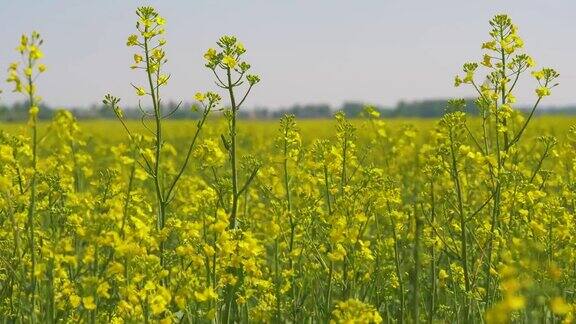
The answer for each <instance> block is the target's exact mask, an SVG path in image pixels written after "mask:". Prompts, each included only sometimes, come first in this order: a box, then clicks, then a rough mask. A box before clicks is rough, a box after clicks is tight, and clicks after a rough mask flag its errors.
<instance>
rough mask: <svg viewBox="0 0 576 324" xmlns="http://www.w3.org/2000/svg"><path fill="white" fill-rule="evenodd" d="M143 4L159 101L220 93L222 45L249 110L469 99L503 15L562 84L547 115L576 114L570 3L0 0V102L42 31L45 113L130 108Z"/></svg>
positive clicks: (7, 97)
mask: <svg viewBox="0 0 576 324" xmlns="http://www.w3.org/2000/svg"><path fill="white" fill-rule="evenodd" d="M140 5H153V6H155V7H156V8H157V9H158V11H159V12H160V14H161V15H163V16H164V17H166V19H167V40H168V45H167V52H168V58H169V60H170V62H169V63H168V67H167V69H168V71H169V72H171V73H172V79H171V82H170V83H169V85H168V87H167V88H166V89H165V90H164V95H165V96H166V97H167V98H166V99H168V98H170V99H174V100H184V101H191V99H192V97H193V94H194V92H195V91H197V90H199V89H202V90H204V89H214V88H215V87H214V85H213V83H212V80H211V74H210V73H209V71H207V70H206V69H205V68H204V67H203V64H204V61H203V58H202V54H203V52H204V51H205V50H206V48H208V47H211V46H213V44H214V42H215V41H216V40H217V39H218V37H219V36H220V35H222V34H233V35H236V36H237V37H238V38H239V39H240V40H241V41H242V42H243V43H244V45H245V46H246V48H247V49H248V53H247V58H248V60H249V61H250V62H251V63H252V67H253V70H254V72H256V73H258V74H260V75H261V77H262V83H261V84H260V85H259V86H258V88H256V89H255V90H254V92H253V95H252V96H251V98H250V99H249V102H247V105H248V106H258V105H267V106H272V107H279V106H287V105H291V104H293V103H329V104H332V105H338V104H340V103H342V102H343V101H346V100H358V101H364V102H371V103H375V104H382V105H394V104H396V102H397V101H398V100H414V99H422V98H439V97H458V96H467V95H472V94H473V92H472V91H471V90H470V89H466V88H464V89H455V88H454V87H453V84H452V83H453V77H454V75H455V74H456V73H458V72H459V71H460V67H461V65H462V63H464V62H466V61H469V60H478V59H479V58H480V57H481V51H480V44H481V43H482V42H483V41H485V40H487V38H488V35H487V33H488V28H489V26H488V20H489V19H490V18H491V17H492V16H493V15H494V14H497V13H508V14H509V15H510V16H511V17H512V19H513V21H514V22H515V23H516V24H517V25H518V26H519V30H520V35H521V36H522V37H523V38H524V40H525V42H526V51H527V52H528V53H529V54H531V55H532V56H533V57H534V58H535V59H536V62H537V63H538V65H546V66H551V67H554V68H555V69H557V70H558V71H559V72H560V74H561V78H560V82H561V85H560V86H559V87H558V88H557V89H555V90H554V91H553V95H552V97H550V98H549V99H548V98H547V100H546V102H545V104H557V105H562V104H571V103H576V98H575V97H574V92H575V91H574V90H575V88H576V87H575V85H576V84H575V82H576V79H575V78H576V65H575V64H576V63H575V57H576V55H575V54H576V41H575V39H576V37H575V36H576V23H574V17H575V14H576V1H574V0H548V1H544V0H506V1H502V0H501V1H496V0H492V1H488V0H483V1H480V0H478V1H472V0H437V1H430V0H419V1H416V0H381V1H376V0H356V1H352V0H348V1H339V0H308V1H304V0H298V1H289V0H284V1H279V0H278V1H274V0H245V1H244V0H242V1H240V0H234V1H220V0H193V1H192V0H189V1H184V0H163V1H136V0H115V1H113V0H98V1H87V0H82V1H80V0H0V24H1V28H0V44H2V47H0V68H1V72H2V78H1V80H2V81H1V82H0V88H2V89H4V90H5V93H4V94H3V95H2V97H1V98H0V100H3V101H8V102H12V101H13V100H15V98H17V97H16V96H15V95H13V94H10V93H9V91H10V88H9V86H8V85H7V84H6V83H5V82H4V81H3V80H4V79H5V74H6V68H7V66H8V63H9V62H10V61H13V60H16V59H17V54H16V52H15V51H14V48H15V47H16V45H17V43H18V41H19V36H20V34H21V33H22V32H29V31H32V30H38V31H39V32H40V33H41V34H42V35H43V36H44V39H45V42H46V43H45V46H44V51H45V54H46V57H45V60H44V61H45V63H46V64H47V65H48V71H47V73H46V74H45V75H44V76H42V78H41V80H39V91H40V94H41V95H42V97H43V98H44V101H45V102H46V103H48V104H50V105H56V106H61V107H70V106H73V105H82V106H85V105H89V104H92V103H97V102H100V100H101V99H102V96H103V95H104V94H106V93H107V92H111V93H113V94H116V95H118V96H121V97H122V102H124V103H128V104H133V103H135V102H136V101H137V98H136V96H135V94H134V91H133V89H132V88H131V86H130V82H135V83H138V81H139V80H141V76H140V73H139V72H137V71H133V70H130V69H129V65H130V64H131V60H132V54H133V51H132V50H133V49H131V48H127V47H126V46H125V42H126V37H127V36H128V35H129V34H130V33H133V32H134V24H135V14H134V10H135V8H136V7H137V6H140ZM522 81H523V82H522V84H521V85H520V92H519V96H518V97H519V102H520V103H529V102H531V101H532V99H533V97H534V94H533V88H534V87H535V84H534V81H532V80H531V79H525V80H522Z"/></svg>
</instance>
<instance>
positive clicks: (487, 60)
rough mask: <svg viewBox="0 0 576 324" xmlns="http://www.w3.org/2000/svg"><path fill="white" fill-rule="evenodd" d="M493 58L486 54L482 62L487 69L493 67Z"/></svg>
mask: <svg viewBox="0 0 576 324" xmlns="http://www.w3.org/2000/svg"><path fill="white" fill-rule="evenodd" d="M491 59H492V58H491V57H490V55H488V54H484V59H483V60H482V65H484V66H486V67H492V62H491V61H490V60H491Z"/></svg>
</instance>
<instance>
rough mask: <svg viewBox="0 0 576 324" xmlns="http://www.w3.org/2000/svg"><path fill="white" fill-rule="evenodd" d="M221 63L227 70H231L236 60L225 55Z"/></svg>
mask: <svg viewBox="0 0 576 324" xmlns="http://www.w3.org/2000/svg"><path fill="white" fill-rule="evenodd" d="M222 63H224V64H225V65H226V66H228V68H230V69H233V68H234V67H235V66H236V59H235V58H233V57H232V56H230V55H226V56H224V58H223V59H222Z"/></svg>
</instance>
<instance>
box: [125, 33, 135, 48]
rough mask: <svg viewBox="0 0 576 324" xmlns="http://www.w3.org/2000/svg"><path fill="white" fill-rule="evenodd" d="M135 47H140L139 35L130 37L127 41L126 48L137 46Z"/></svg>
mask: <svg viewBox="0 0 576 324" xmlns="http://www.w3.org/2000/svg"><path fill="white" fill-rule="evenodd" d="M135 45H138V36H137V35H130V36H128V40H127V41H126V46H135Z"/></svg>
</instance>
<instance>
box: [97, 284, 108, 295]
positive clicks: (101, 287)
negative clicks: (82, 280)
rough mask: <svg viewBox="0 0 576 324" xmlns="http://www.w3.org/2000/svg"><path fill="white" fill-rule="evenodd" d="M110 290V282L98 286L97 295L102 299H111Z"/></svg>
mask: <svg viewBox="0 0 576 324" xmlns="http://www.w3.org/2000/svg"><path fill="white" fill-rule="evenodd" d="M109 289H110V285H109V284H108V282H106V281H104V282H103V283H101V284H100V285H98V288H97V289H96V293H97V294H98V296H100V297H102V298H110V293H109V292H108V290H109Z"/></svg>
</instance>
